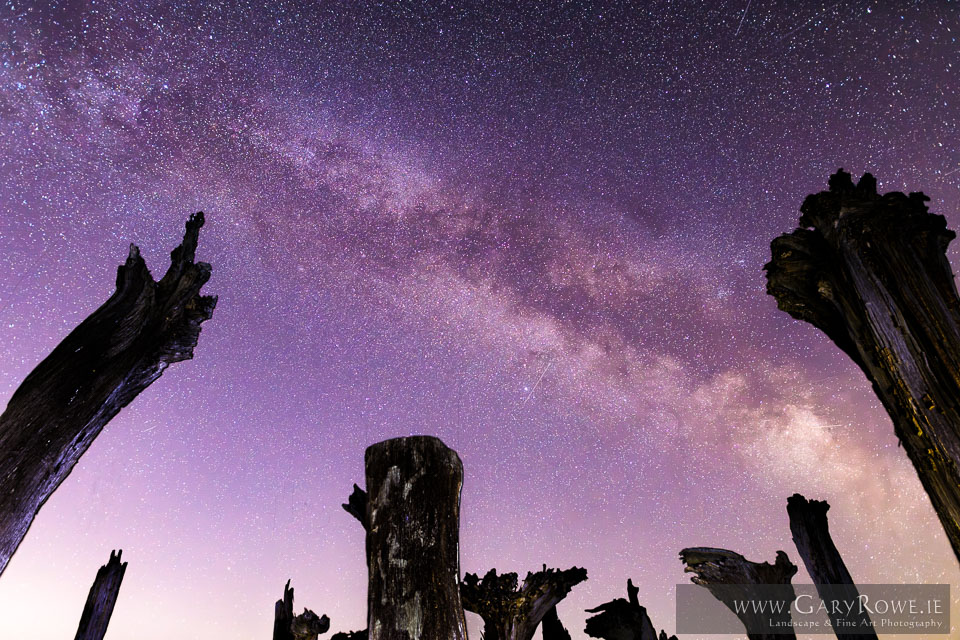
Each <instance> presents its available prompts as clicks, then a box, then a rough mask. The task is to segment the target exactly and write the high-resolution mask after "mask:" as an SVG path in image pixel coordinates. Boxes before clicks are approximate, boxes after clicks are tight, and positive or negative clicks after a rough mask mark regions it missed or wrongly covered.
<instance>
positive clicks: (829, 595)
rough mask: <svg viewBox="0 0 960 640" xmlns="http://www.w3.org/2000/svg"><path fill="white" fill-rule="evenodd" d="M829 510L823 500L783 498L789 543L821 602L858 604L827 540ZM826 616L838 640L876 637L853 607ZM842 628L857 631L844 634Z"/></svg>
mask: <svg viewBox="0 0 960 640" xmlns="http://www.w3.org/2000/svg"><path fill="white" fill-rule="evenodd" d="M829 509H830V505H829V504H827V503H826V502H825V501H820V500H807V499H806V498H804V497H803V496H802V495H800V494H799V493H795V494H793V495H792V496H790V497H789V498H788V499H787V514H788V515H789V516H790V532H791V533H792V534H793V542H794V544H795V545H796V546H797V551H798V552H799V553H800V557H801V558H802V559H803V564H804V566H806V568H807V573H809V574H810V577H811V578H812V579H813V583H814V585H815V586H816V588H817V593H818V594H819V595H820V599H821V600H822V601H823V602H832V601H834V600H840V601H842V602H859V598H860V592H859V590H858V589H857V585H856V584H855V583H854V582H853V578H852V577H851V576H850V572H849V571H847V565H846V564H844V562H843V558H842V557H840V552H839V551H837V547H836V546H835V545H834V544H833V539H832V538H831V537H830V527H829V525H828V524H827V510H829ZM827 615H828V616H829V617H830V622H831V624H832V625H833V629H834V630H835V632H836V634H837V638H839V639H840V640H845V639H849V640H870V639H871V638H873V639H874V640H876V638H877V634H876V633H874V632H873V631H871V630H872V629H873V624H872V623H871V621H870V614H869V613H867V611H865V610H864V609H863V608H862V607H854V608H853V609H851V610H850V611H849V613H844V612H843V611H842V610H837V609H834V608H829V609H828V610H827ZM843 629H857V631H856V633H844V631H843Z"/></svg>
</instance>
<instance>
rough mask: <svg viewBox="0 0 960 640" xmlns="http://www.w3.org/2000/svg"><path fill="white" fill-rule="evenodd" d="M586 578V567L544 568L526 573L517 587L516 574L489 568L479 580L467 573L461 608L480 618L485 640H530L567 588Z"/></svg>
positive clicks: (463, 585) (461, 586)
mask: <svg viewBox="0 0 960 640" xmlns="http://www.w3.org/2000/svg"><path fill="white" fill-rule="evenodd" d="M586 579H587V570H586V569H582V568H579V567H573V568H571V569H567V570H566V571H559V570H557V569H547V567H546V565H544V567H543V570H542V571H538V572H536V573H527V577H526V578H524V580H523V584H522V585H521V586H520V588H519V589H518V588H517V574H516V573H504V574H503V575H499V576H498V575H497V570H496V569H491V570H490V571H488V572H487V574H486V575H485V576H484V577H483V580H480V579H479V578H478V577H477V575H476V574H474V573H468V574H466V575H465V576H464V577H463V582H462V583H461V584H460V595H461V597H462V598H463V607H464V609H466V610H467V611H472V612H474V613H476V614H478V615H479V616H480V617H481V618H483V637H484V640H530V639H531V638H532V637H533V634H534V632H535V631H536V630H537V627H538V626H539V625H540V621H541V620H542V619H543V618H544V616H546V615H547V613H548V612H549V611H550V610H551V609H552V608H554V607H555V606H556V605H557V603H558V602H560V601H561V600H563V599H564V598H565V597H566V596H567V594H568V593H570V590H571V589H572V588H573V587H574V586H576V585H577V584H579V583H581V582H583V581H584V580H586Z"/></svg>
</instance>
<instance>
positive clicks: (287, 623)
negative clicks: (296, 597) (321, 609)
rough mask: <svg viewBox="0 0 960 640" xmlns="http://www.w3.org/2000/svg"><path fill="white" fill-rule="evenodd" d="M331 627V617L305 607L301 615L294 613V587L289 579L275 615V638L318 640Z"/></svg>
mask: <svg viewBox="0 0 960 640" xmlns="http://www.w3.org/2000/svg"><path fill="white" fill-rule="evenodd" d="M329 629H330V618H328V617H327V616H318V615H317V614H316V613H314V612H313V611H311V610H310V609H306V608H304V610H303V613H301V614H300V615H297V616H295V615H293V587H291V586H290V581H289V580H287V585H286V586H285V587H284V588H283V599H282V600H277V604H276V606H274V616H273V640H317V637H318V636H319V635H320V634H321V633H326V632H327V631H329Z"/></svg>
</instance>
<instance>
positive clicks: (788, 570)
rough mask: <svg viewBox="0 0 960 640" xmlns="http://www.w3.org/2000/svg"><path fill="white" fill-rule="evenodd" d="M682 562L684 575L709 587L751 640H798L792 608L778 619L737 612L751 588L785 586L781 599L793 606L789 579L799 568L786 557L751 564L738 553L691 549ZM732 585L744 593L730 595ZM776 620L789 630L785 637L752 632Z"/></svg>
mask: <svg viewBox="0 0 960 640" xmlns="http://www.w3.org/2000/svg"><path fill="white" fill-rule="evenodd" d="M680 559H681V560H682V561H683V563H684V564H685V565H687V566H686V568H684V571H686V572H691V573H693V574H694V576H692V577H691V578H690V581H691V582H693V583H694V584H698V585H700V586H702V587H706V588H707V589H708V590H709V591H710V593H712V594H713V595H714V597H716V598H717V600H719V601H720V602H722V603H723V604H724V605H726V606H727V608H728V609H730V610H731V611H733V612H734V614H736V616H737V617H738V618H740V621H741V622H743V625H744V628H746V629H747V638H749V639H750V640H789V639H791V638H796V634H795V633H793V631H792V627H791V620H792V616H791V615H790V610H789V608H787V609H786V611H785V612H783V613H782V614H779V615H775V614H770V613H765V614H757V613H753V612H751V611H750V610H747V611H742V610H739V611H738V610H737V608H736V607H735V606H734V604H733V600H734V599H735V598H736V599H749V598H750V589H749V588H750V587H751V586H754V585H782V588H781V590H780V592H779V593H778V595H779V596H782V599H784V600H786V601H788V602H793V600H794V599H795V597H796V596H795V593H794V590H793V586H792V585H791V584H790V579H791V578H793V576H794V575H796V573H797V567H796V566H795V565H794V564H793V563H792V562H790V559H789V558H788V557H787V554H786V553H784V552H783V551H777V559H776V561H775V562H774V564H770V563H769V562H762V563H759V562H751V561H749V560H747V559H746V558H744V557H743V556H742V555H740V554H739V553H735V552H733V551H728V550H726V549H715V548H712V547H692V548H689V549H684V550H683V551H681V552H680ZM731 585H737V586H743V587H744V590H743V591H742V592H737V591H735V590H733V591H731V589H730V588H729V587H730V586H731ZM771 620H773V621H774V622H775V624H776V625H777V628H782V629H790V631H789V632H785V633H757V632H751V630H756V629H758V628H763V627H764V626H765V625H767V624H769V623H770V621H771Z"/></svg>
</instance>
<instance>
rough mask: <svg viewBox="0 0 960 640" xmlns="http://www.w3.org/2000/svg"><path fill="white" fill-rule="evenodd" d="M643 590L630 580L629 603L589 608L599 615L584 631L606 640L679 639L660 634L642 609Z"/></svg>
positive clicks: (593, 618) (628, 585)
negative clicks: (638, 595) (641, 595)
mask: <svg viewBox="0 0 960 640" xmlns="http://www.w3.org/2000/svg"><path fill="white" fill-rule="evenodd" d="M639 591H640V590H639V589H637V587H635V586H634V585H633V581H632V580H627V600H624V599H623V598H617V599H615V600H611V601H610V602H607V603H604V604H602V605H600V606H599V607H594V608H593V609H587V613H596V614H597V615H595V616H593V617H591V618H587V626H586V628H585V629H584V632H585V633H586V634H587V635H588V636H590V637H592V638H603V639H604V640H677V636H670V637H669V638H668V637H667V633H666V631H661V632H660V634H659V635H658V634H657V630H656V629H655V628H654V626H653V622H652V621H651V620H650V616H649V615H647V609H646V607H641V606H640V601H639V600H638V599H637V593H639ZM544 632H546V628H544ZM544 640H546V638H544Z"/></svg>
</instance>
